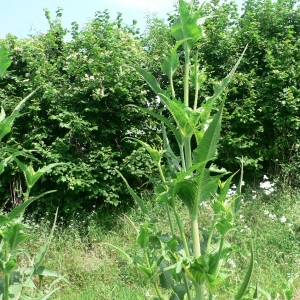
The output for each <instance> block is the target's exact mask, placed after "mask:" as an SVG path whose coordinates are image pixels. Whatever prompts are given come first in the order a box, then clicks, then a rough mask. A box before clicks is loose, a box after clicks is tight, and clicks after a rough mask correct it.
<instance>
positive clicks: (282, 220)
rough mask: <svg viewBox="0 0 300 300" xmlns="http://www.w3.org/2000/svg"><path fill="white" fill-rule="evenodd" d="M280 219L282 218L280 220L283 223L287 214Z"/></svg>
mask: <svg viewBox="0 0 300 300" xmlns="http://www.w3.org/2000/svg"><path fill="white" fill-rule="evenodd" d="M279 220H280V222H281V223H282V224H283V223H285V222H286V217H285V216H282V217H281V218H280V219H279Z"/></svg>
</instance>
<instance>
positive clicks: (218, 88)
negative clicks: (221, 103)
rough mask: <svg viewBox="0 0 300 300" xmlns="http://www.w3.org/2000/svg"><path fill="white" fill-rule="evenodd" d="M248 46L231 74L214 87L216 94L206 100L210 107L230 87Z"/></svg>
mask: <svg viewBox="0 0 300 300" xmlns="http://www.w3.org/2000/svg"><path fill="white" fill-rule="evenodd" d="M247 47H248V45H247V46H246V47H245V49H244V51H243V53H242V55H241V56H240V58H239V59H238V61H237V62H236V64H235V65H234V67H233V68H232V70H231V71H230V72H229V74H228V75H227V76H226V77H225V78H224V79H223V80H222V81H221V82H219V83H216V84H215V85H214V94H213V96H211V97H209V98H207V99H206V105H207V106H208V107H210V108H211V107H212V105H213V102H214V100H216V99H218V98H219V97H220V95H221V94H222V92H223V91H224V90H225V88H226V87H227V86H228V84H229V82H230V81H231V79H232V77H233V75H234V72H235V71H236V69H237V67H238V66H239V64H240V62H241V60H242V58H243V56H244V54H245V52H246V50H247Z"/></svg>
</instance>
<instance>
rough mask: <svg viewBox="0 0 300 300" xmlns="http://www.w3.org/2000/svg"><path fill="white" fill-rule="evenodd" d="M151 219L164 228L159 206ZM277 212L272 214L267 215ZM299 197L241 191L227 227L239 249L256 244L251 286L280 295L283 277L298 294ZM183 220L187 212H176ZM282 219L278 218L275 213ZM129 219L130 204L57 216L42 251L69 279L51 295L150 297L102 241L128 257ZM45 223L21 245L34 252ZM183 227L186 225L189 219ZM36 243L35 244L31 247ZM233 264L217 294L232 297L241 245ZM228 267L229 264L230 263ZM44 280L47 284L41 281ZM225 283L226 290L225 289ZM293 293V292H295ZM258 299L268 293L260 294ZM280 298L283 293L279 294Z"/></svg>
mask: <svg viewBox="0 0 300 300" xmlns="http://www.w3.org/2000/svg"><path fill="white" fill-rule="evenodd" d="M152 206H153V209H154V210H155V215H156V217H157V218H158V219H159V220H160V222H161V223H162V228H166V226H165V225H166V223H164V221H165V218H164V214H163V212H162V209H161V208H160V207H159V205H154V204H152ZM266 211H268V212H269V214H272V215H273V214H276V218H274V219H272V218H270V216H269V214H267V213H266ZM299 212H300V195H299V194H297V192H295V191H291V190H285V191H280V192H276V193H273V194H271V195H269V196H266V195H264V194H263V193H262V194H259V195H258V197H257V198H256V199H252V196H251V193H250V192H249V193H246V195H245V204H244V205H243V207H242V209H241V212H240V215H241V218H239V219H238V221H237V229H236V230H235V231H233V232H231V238H230V241H231V243H232V244H235V245H237V247H238V248H241V249H244V250H249V249H250V241H251V240H252V241H253V244H254V248H255V261H256V262H255V270H254V275H253V278H252V280H251V285H252V286H255V285H256V283H258V285H259V287H260V288H261V289H263V290H265V291H267V292H268V293H269V294H270V295H271V299H276V296H277V295H279V294H282V291H283V288H284V284H287V283H288V282H289V285H290V286H293V287H294V289H295V292H296V296H295V297H294V298H293V299H300V292H299V290H300V280H299V275H300V271H299V270H300V214H299ZM181 215H182V218H183V222H185V216H186V215H187V214H186V212H185V211H184V210H182V211H181ZM210 216H211V213H210V210H209V209H208V208H204V209H203V218H201V219H202V224H200V226H201V227H202V228H204V229H205V225H206V221H205V220H207V218H210ZM283 216H284V217H286V219H287V220H286V221H285V222H284V223H282V222H281V221H280V218H282V217H283ZM128 218H129V219H130V220H131V221H132V222H133V223H134V224H135V225H136V226H137V227H138V223H139V220H140V218H141V215H140V214H139V210H138V209H137V208H136V207H134V208H132V209H131V210H130V211H128V212H127V213H126V215H122V214H119V215H117V214H116V213H113V212H101V211H100V210H99V211H94V212H92V213H90V214H89V215H86V214H85V215H83V214H78V215H76V216H74V218H73V221H70V222H69V223H68V225H66V223H65V222H64V220H63V219H60V221H59V222H58V226H57V229H56V233H55V236H54V239H53V241H52V244H51V248H50V251H49V253H48V255H47V257H46V260H47V264H48V265H49V267H51V268H52V269H55V270H57V271H59V272H60V273H62V274H66V276H67V279H68V281H69V283H68V284H67V283H63V284H61V285H60V286H61V289H60V290H59V291H58V292H57V293H56V294H55V297H54V298H53V299H55V300H70V299H74V300H76V299H78V300H79V299H81V300H82V299H87V300H92V299H107V300H108V299H123V300H129V299H132V300H135V299H151V298H153V297H151V295H155V291H154V289H153V288H152V286H151V285H150V283H149V282H148V281H147V280H146V279H145V278H144V277H143V276H142V275H141V274H140V273H139V272H138V271H137V270H136V268H135V267H134V266H133V265H130V264H128V262H127V261H126V258H125V257H124V256H123V255H122V254H120V253H119V252H118V251H116V250H115V249H112V248H110V247H109V246H107V245H104V243H110V244H113V245H116V246H118V247H120V248H122V249H124V250H125V251H126V252H128V253H129V254H130V255H132V256H134V253H135V252H136V251H139V248H138V246H137V244H136V232H135V230H134V228H133V227H132V224H131V223H130V222H129V220H128ZM50 225H51V224H50V222H49V221H47V220H46V219H45V220H41V222H40V223H39V224H38V225H37V226H36V227H35V229H34V230H33V232H32V234H31V238H30V239H29V240H28V241H27V244H26V250H28V251H29V252H31V253H35V252H36V251H37V249H38V247H39V246H40V245H42V244H43V242H44V240H45V238H46V236H47V234H48V232H49V230H50ZM184 226H186V227H187V228H188V226H189V224H188V223H185V224H184ZM33 245H34V246H33ZM233 259H234V261H235V263H236V268H235V270H237V272H236V273H233V275H232V276H230V277H229V278H228V279H227V280H226V281H225V283H224V285H223V286H221V287H220V293H221V295H222V297H221V298H218V299H230V298H231V297H230V296H232V295H233V291H234V289H235V286H236V283H238V282H240V280H242V278H243V274H244V273H245V272H246V266H247V263H248V259H249V257H248V254H247V251H245V252H240V251H237V252H236V254H235V257H233ZM226 267H228V268H230V266H229V265H228V264H226ZM45 284H47V282H45ZM229 287H230V288H229ZM297 293H298V294H297ZM262 299H267V298H263V297H262ZM278 299H284V298H283V297H282V296H281V297H280V298H278Z"/></svg>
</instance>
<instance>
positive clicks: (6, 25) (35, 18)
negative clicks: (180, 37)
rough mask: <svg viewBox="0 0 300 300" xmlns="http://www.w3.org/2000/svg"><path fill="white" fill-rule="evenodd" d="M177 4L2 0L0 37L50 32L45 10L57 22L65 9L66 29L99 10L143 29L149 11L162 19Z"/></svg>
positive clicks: (114, 0)
mask: <svg viewBox="0 0 300 300" xmlns="http://www.w3.org/2000/svg"><path fill="white" fill-rule="evenodd" d="M241 1H242V0H237V3H239V4H240V3H241ZM174 2H176V0H85V1H81V0H12V1H3V0H0V12H1V16H0V37H5V36H6V34H8V33H12V34H13V35H16V36H17V37H19V38H26V37H27V35H28V34H30V32H31V33H35V32H36V31H41V32H45V31H47V30H48V28H49V26H48V23H47V20H46V17H45V14H44V11H43V8H48V9H49V10H50V12H51V17H52V19H55V16H56V13H55V12H56V10H57V8H58V7H62V8H63V16H62V24H63V26H64V27H66V28H71V23H72V22H73V21H76V22H77V23H78V24H79V25H81V26H82V25H83V24H85V23H87V22H88V21H89V20H90V19H92V18H93V17H94V15H95V12H96V11H103V10H105V9H108V10H109V12H110V16H111V18H112V19H115V18H116V16H117V12H122V15H123V20H124V23H125V24H128V25H130V24H132V20H134V19H135V20H137V21H138V24H137V27H138V28H141V29H142V30H143V29H144V28H145V15H146V13H147V12H150V13H154V12H156V13H157V16H158V17H159V18H166V16H167V13H168V12H172V11H173V10H174V5H173V4H174ZM31 29H32V31H31Z"/></svg>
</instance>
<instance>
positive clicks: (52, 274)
mask: <svg viewBox="0 0 300 300" xmlns="http://www.w3.org/2000/svg"><path fill="white" fill-rule="evenodd" d="M34 273H35V274H38V275H42V276H45V277H60V275H59V273H57V272H56V271H53V270H49V269H46V268H45V267H44V266H39V267H38V268H37V269H36V270H35V272H34Z"/></svg>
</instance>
